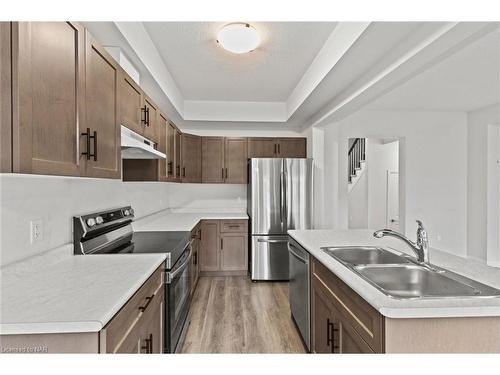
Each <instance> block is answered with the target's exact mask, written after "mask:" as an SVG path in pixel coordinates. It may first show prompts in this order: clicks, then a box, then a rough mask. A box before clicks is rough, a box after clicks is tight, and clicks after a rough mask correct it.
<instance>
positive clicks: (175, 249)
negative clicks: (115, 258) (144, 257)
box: [126, 232, 191, 265]
mask: <svg viewBox="0 0 500 375" xmlns="http://www.w3.org/2000/svg"><path fill="white" fill-rule="evenodd" d="M190 240H191V232H134V236H133V237H132V242H131V244H130V245H129V247H128V249H127V251H126V252H127V253H134V254H142V253H170V257H171V262H172V265H173V264H175V262H176V261H177V259H179V257H180V256H181V254H182V252H183V251H184V249H185V248H186V246H187V245H188V244H189V241H190Z"/></svg>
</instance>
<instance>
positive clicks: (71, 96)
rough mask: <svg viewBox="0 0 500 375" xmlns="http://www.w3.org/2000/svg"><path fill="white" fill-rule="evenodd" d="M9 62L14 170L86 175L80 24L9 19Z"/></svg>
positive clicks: (81, 31) (82, 36)
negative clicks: (10, 67) (10, 37)
mask: <svg viewBox="0 0 500 375" xmlns="http://www.w3.org/2000/svg"><path fill="white" fill-rule="evenodd" d="M55 40H57V43H54V41H55ZM3 53H4V50H2V54H3ZM12 64H13V65H12V73H13V74H12V93H13V95H12V101H13V102H12V105H13V123H12V130H13V132H12V145H13V147H12V163H13V168H12V170H13V172H18V173H35V174H51V175H67V176H79V175H84V174H85V164H86V158H84V156H83V155H81V152H82V150H81V149H80V140H82V139H83V138H85V136H84V135H81V133H83V132H85V128H86V126H85V121H84V114H85V108H84V107H85V31H84V29H83V27H82V26H80V25H79V24H77V23H74V22H13V23H12ZM2 137H3V134H2Z"/></svg>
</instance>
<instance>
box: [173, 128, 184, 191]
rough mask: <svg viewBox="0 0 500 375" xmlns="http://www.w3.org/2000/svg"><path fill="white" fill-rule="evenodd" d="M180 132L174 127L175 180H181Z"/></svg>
mask: <svg viewBox="0 0 500 375" xmlns="http://www.w3.org/2000/svg"><path fill="white" fill-rule="evenodd" d="M181 140H182V133H181V132H180V130H179V129H177V128H176V129H175V171H174V173H175V181H180V180H181V176H182V174H181V166H182V159H181V157H182V142H181Z"/></svg>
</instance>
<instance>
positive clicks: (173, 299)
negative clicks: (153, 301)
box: [165, 244, 192, 353]
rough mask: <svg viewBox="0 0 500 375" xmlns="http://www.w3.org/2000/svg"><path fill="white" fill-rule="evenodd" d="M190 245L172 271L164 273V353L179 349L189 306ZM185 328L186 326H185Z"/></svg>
mask: <svg viewBox="0 0 500 375" xmlns="http://www.w3.org/2000/svg"><path fill="white" fill-rule="evenodd" d="M191 256H192V250H191V244H189V245H188V246H187V247H186V249H185V250H184V253H183V254H182V255H181V257H180V258H179V260H178V261H177V262H176V263H175V265H174V267H173V268H172V270H170V271H169V272H167V273H166V277H165V280H166V293H165V298H166V301H165V308H166V311H165V317H166V320H167V321H166V324H165V344H166V347H165V352H166V353H175V352H176V351H178V350H180V349H181V346H182V340H181V337H182V336H183V334H185V332H184V327H185V325H186V320H187V317H188V313H189V306H190V304H191V297H190V294H191V293H190V291H191V282H192V281H191ZM186 328H187V326H186Z"/></svg>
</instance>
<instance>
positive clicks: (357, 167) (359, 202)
mask: <svg viewBox="0 0 500 375" xmlns="http://www.w3.org/2000/svg"><path fill="white" fill-rule="evenodd" d="M362 140H363V141H362V144H363V145H364V150H362V152H361V157H359V156H356V158H355V159H359V161H358V160H354V161H353V160H349V162H348V165H349V166H350V169H349V179H348V181H346V182H347V184H348V228H349V229H381V228H389V229H392V230H395V231H400V230H401V224H400V217H401V209H400V203H399V202H400V179H401V175H400V170H399V169H400V168H399V151H400V142H399V139H397V138H362ZM359 142H360V141H358V143H359ZM353 144H356V138H352V139H349V145H353ZM349 149H351V146H350V147H349ZM358 154H359V153H358ZM348 158H350V159H352V157H350V156H349V155H348ZM353 163H354V168H353V167H352V165H353Z"/></svg>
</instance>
